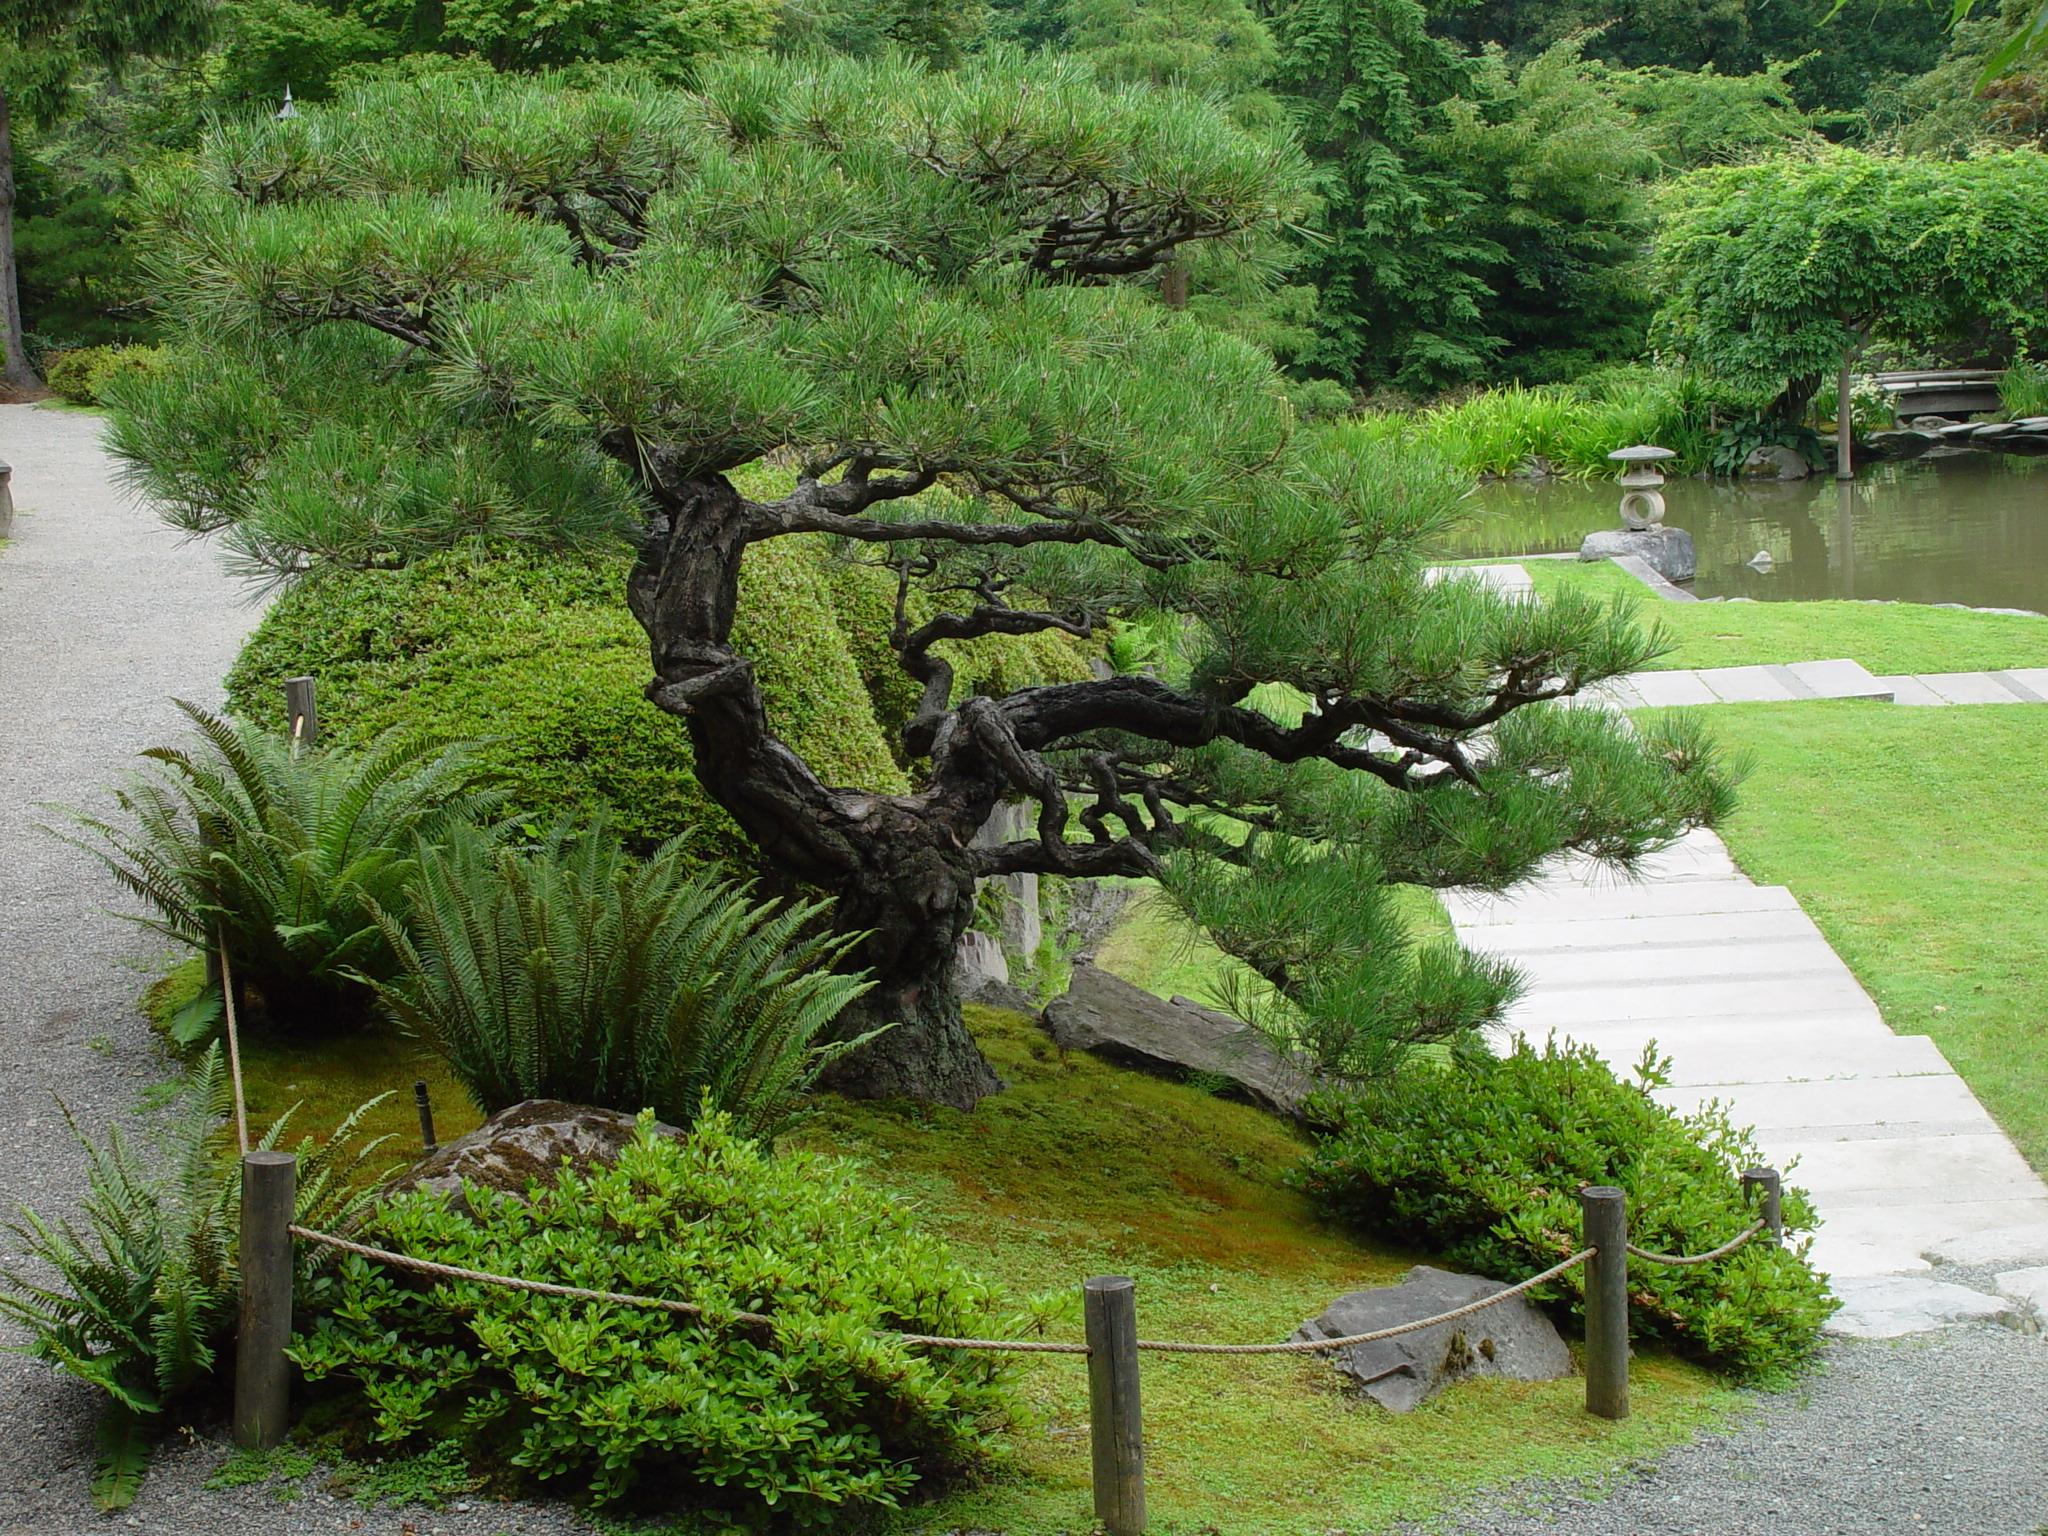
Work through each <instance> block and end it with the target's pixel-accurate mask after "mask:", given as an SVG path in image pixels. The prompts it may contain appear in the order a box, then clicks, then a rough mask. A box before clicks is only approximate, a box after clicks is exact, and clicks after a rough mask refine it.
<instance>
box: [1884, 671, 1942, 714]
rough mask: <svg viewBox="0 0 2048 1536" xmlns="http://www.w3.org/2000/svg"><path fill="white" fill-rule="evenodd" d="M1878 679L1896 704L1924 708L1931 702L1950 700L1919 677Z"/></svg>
mask: <svg viewBox="0 0 2048 1536" xmlns="http://www.w3.org/2000/svg"><path fill="white" fill-rule="evenodd" d="M1877 681H1878V683H1879V685H1880V686H1882V687H1883V688H1885V689H1886V690H1888V691H1889V692H1890V694H1891V696H1892V702H1893V703H1894V704H1906V705H1912V706H1914V707H1918V708H1924V707H1926V706H1928V705H1931V704H1946V703H1947V702H1948V700H1947V699H1944V698H1943V697H1942V696H1941V695H1940V694H1938V693H1936V692H1935V691H1934V690H1933V689H1932V688H1930V687H1928V686H1927V684H1926V683H1924V682H1922V681H1921V680H1920V679H1919V678H1917V677H1880V678H1879V679H1878V680H1877Z"/></svg>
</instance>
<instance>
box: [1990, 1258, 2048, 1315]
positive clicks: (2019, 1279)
mask: <svg viewBox="0 0 2048 1536" xmlns="http://www.w3.org/2000/svg"><path fill="white" fill-rule="evenodd" d="M1993 1284H1995V1285H1996V1286H1997V1287H1998V1294H1999V1295H2001V1296H2008V1297H2010V1298H2011V1299H2012V1300H2014V1301H2018V1302H2024V1303H2026V1305H2028V1306H2030V1307H2032V1308H2033V1309H2034V1310H2035V1311H2036V1312H2048V1265H2041V1266H2038V1267H2036V1268H2033V1269H2008V1270H2005V1271H2003V1272H2001V1273H2000V1274H1999V1275H1998V1276H1997V1277H1996V1279H1995V1280H1994V1281H1993Z"/></svg>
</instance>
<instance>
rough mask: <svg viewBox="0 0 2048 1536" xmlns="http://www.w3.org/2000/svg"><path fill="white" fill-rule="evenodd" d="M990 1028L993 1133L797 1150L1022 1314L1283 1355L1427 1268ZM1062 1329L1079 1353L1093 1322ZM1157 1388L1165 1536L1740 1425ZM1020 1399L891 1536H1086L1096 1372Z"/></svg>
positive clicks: (406, 1067)
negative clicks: (988, 1448) (992, 1447)
mask: <svg viewBox="0 0 2048 1536" xmlns="http://www.w3.org/2000/svg"><path fill="white" fill-rule="evenodd" d="M188 979H189V978H186V977H183V976H181V977H180V984H181V985H182V984H184V983H185V982H186V981H187V980H188ZM167 990H176V988H172V989H167ZM969 1019H970V1022H971V1023H972V1024H973V1026H974V1027H975V1030H976V1033H977V1036H978V1037H979V1039H980V1041H981V1043H982V1046H983V1049H984V1050H985V1051H986V1052H987V1053H988V1055H989V1058H990V1059H991V1061H993V1062H994V1064H995V1066H996V1069H997V1070H998V1072H1000V1073H1001V1075H1002V1076H1003V1078H1004V1080H1005V1081H1006V1082H1007V1083H1008V1084H1009V1087H1008V1088H1007V1090H1006V1091H1005V1092H1003V1093H1001V1094H998V1095H996V1096H995V1097H993V1098H991V1099H988V1100H986V1101H985V1102H983V1103H982V1104H981V1105H980V1106H979V1107H978V1108H977V1109H976V1110H975V1111H974V1112H973V1113H972V1114H961V1113H959V1112H957V1111H953V1110H944V1109H931V1108H926V1107H921V1106H917V1105H911V1104H873V1103H852V1102H848V1101H845V1100H841V1099H837V1098H833V1097H827V1098H824V1099H822V1100H821V1101H820V1102H819V1107H818V1110H817V1112H816V1114H814V1115H813V1116H812V1117H811V1118H810V1119H809V1120H808V1121H806V1122H805V1123H804V1124H803V1125H802V1126H801V1127H800V1128H799V1129H798V1131H797V1132H796V1133H795V1134H794V1135H793V1136H791V1137H790V1138H789V1141H790V1142H791V1143H793V1144H799V1145H804V1146H808V1147H813V1148H817V1149H821V1150H825V1151H831V1152H839V1153H844V1154H847V1155H850V1156H853V1157H856V1158H859V1159H861V1160H862V1161H863V1162H865V1163H866V1164H867V1165H868V1166H869V1167H870V1168H871V1169H872V1170H873V1176H874V1178H875V1179H876V1180H877V1181H878V1182H880V1183H882V1184H885V1185H886V1186H888V1187H889V1188H890V1189H892V1190H894V1191H896V1192H898V1193H899V1194H900V1195H901V1196H902V1198H903V1199H905V1200H907V1201H909V1202H911V1203H912V1204H913V1205H914V1206H915V1207H916V1208H917V1210H918V1212H919V1216H920V1220H921V1221H922V1222H923V1223H924V1225H925V1226H926V1227H927V1228H928V1229H929V1230H932V1231H935V1232H937V1233H940V1234H943V1235H944V1236H945V1237H947V1238H948V1239H949V1240H950V1241H951V1242H953V1243H954V1244H955V1245H956V1247H957V1249H958V1250H959V1251H960V1252H961V1253H962V1255H963V1256H964V1257H965V1258H967V1259H968V1260H969V1262H971V1263H973V1264H974V1265H976V1266H977V1267H978V1268H980V1269H981V1270H982V1272H983V1273H985V1274H987V1275H988V1276H990V1277H991V1278H992V1279H994V1280H995V1281H997V1282H998V1283H999V1284H1000V1285H1002V1286H1003V1287H1004V1288H1005V1290H1006V1291H1008V1292H1009V1293H1010V1294H1012V1295H1015V1296H1018V1297H1023V1296H1029V1295H1036V1294H1041V1293H1047V1292H1052V1293H1076V1294H1077V1293H1078V1287H1079V1283H1080V1281H1081V1280H1082V1279H1083V1278H1085V1277H1086V1276H1088V1275H1092V1274H1112V1273H1115V1274H1129V1275H1132V1276H1134V1277H1135V1278H1136V1279H1137V1281H1138V1287H1139V1290H1138V1295H1139V1311H1140V1322H1141V1327H1142V1330H1143V1332H1144V1334H1145V1335H1146V1336H1148V1337H1155V1338H1159V1337H1164V1338H1188V1339H1217V1340H1253V1339H1275V1340H1277V1339H1283V1338H1285V1337H1286V1336H1287V1335H1288V1333H1289V1332H1291V1331H1292V1330H1293V1329H1294V1328H1295V1326H1296V1325H1298V1324H1299V1323H1301V1322H1302V1321H1303V1320H1305V1319H1307V1318H1309V1317H1311V1316H1313V1315H1314V1314H1316V1313H1317V1312H1319V1311H1321V1310H1322V1308H1323V1306H1324V1305H1325V1304H1326V1303H1327V1302H1328V1301H1329V1300H1330V1299H1331V1298H1333V1297H1335V1296H1337V1295H1339V1294H1341V1293H1342V1292H1344V1291H1347V1290H1353V1289H1357V1288H1359V1287H1361V1286H1370V1285H1376V1284H1382V1283H1386V1282H1389V1281H1391V1280H1394V1279H1396V1278H1398V1277H1399V1276H1400V1275H1401V1274H1402V1273H1403V1272H1404V1271H1405V1270H1406V1269H1407V1267H1408V1266H1409V1265H1410V1264H1412V1263H1415V1262H1417V1261H1418V1260H1419V1259H1420V1258H1422V1257H1424V1256H1423V1255H1419V1254H1404V1253H1392V1252H1387V1251H1383V1250H1377V1249H1374V1248H1371V1247H1369V1246H1367V1245H1365V1244H1362V1243H1360V1242H1357V1241H1355V1240H1353V1239H1351V1238H1349V1237H1347V1236H1345V1235H1344V1234H1342V1233H1340V1232H1337V1231H1333V1230H1331V1229H1330V1228H1328V1227H1325V1226H1323V1225H1321V1224H1319V1223H1318V1222H1316V1221H1315V1220H1314V1218H1313V1217H1312V1216H1311V1214H1310V1212H1309V1208H1308V1205H1307V1202H1306V1201H1305V1200H1304V1199H1303V1198H1302V1197H1301V1196H1300V1195H1298V1194H1296V1193H1295V1192H1294V1191H1293V1190H1291V1189H1290V1188H1288V1187H1287V1185H1286V1183H1285V1181H1284V1179H1283V1177H1282V1175H1283V1174H1284V1172H1285V1170H1286V1169H1288V1168H1289V1167H1291V1166H1292V1165H1293V1164H1294V1163H1295V1162H1296V1161H1297V1160H1298V1159H1299V1158H1300V1156H1301V1154H1302V1152H1303V1150H1304V1145H1303V1143H1302V1142H1301V1141H1300V1140H1299V1139H1298V1137H1297V1136H1296V1134H1295V1133H1294V1131H1293V1130H1292V1129H1291V1128H1290V1127H1288V1126H1286V1125H1285V1124H1283V1123H1282V1122H1280V1121H1278V1120H1275V1119H1273V1118H1271V1117H1269V1116H1267V1115H1264V1114H1261V1113H1259V1112H1257V1111H1255V1110H1252V1109H1248V1108H1246V1107H1244V1106H1242V1105H1237V1104H1232V1103H1228V1102H1225V1101H1223V1100H1220V1099H1217V1098H1213V1097H1211V1096H1209V1095H1207V1094H1204V1093H1202V1092H1200V1091H1199V1090H1197V1089H1194V1088H1189V1087H1183V1086H1180V1085H1177V1084H1172V1083H1167V1082H1163V1081H1160V1080H1158V1079H1155V1078H1150V1077H1146V1076H1143V1075H1141V1074H1137V1073H1132V1072H1125V1071H1120V1070H1118V1069H1116V1068H1113V1067H1110V1066H1107V1065H1105V1064H1104V1063H1102V1062H1099V1061H1097V1060H1095V1059H1094V1058H1093V1057H1090V1056H1086V1055H1081V1054H1063V1053H1061V1052H1060V1051H1058V1050H1057V1049H1056V1048H1055V1047H1054V1046H1053V1045H1052V1043H1051V1041H1050V1040H1049V1039H1048V1038H1047V1037H1046V1035H1045V1034H1044V1033H1043V1031H1042V1030H1040V1029H1039V1028H1038V1026H1037V1025H1036V1024H1035V1023H1034V1022H1032V1021H1031V1020H1029V1019H1027V1018H1025V1017H1022V1016H1020V1015H1016V1014H1009V1013H1001V1012H997V1011H994V1010H989V1009H970V1010H969ZM246 1055H247V1062H248V1068H249V1089H250V1098H251V1105H252V1109H253V1110H254V1111H255V1112H256V1116H257V1118H259V1119H262V1118H267V1115H268V1114H269V1113H271V1112H274V1110H275V1109H276V1108H279V1107H282V1105H284V1104H286V1103H289V1102H291V1101H292V1100H295V1099H300V1098H304V1099H306V1100H307V1101H308V1102H307V1106H306V1110H305V1111H304V1116H305V1119H304V1123H305V1124H306V1125H308V1126H313V1125H321V1124H331V1123H332V1120H333V1118H334V1117H335V1116H336V1115H338V1114H339V1113H341V1112H345V1110H346V1109H347V1108H348V1107H350V1106H352V1105H354V1104H355V1103H357V1102H359V1101H360V1100H361V1099H363V1098H365V1097H367V1096H368V1095H370V1094H372V1093H375V1092H378V1091H381V1090H383V1089H386V1088H395V1089H399V1090H401V1091H400V1092H399V1093H398V1094H396V1095H395V1096H394V1097H393V1098H392V1099H391V1100H389V1101H387V1102H386V1104H385V1105H384V1107H383V1108H382V1110H381V1111H380V1112H379V1116H378V1121H379V1124H380V1126H382V1127H383V1128H384V1129H388V1130H390V1131H392V1132H393V1133H394V1135H395V1136H396V1137H397V1146H398V1147H399V1148H400V1149H402V1150H403V1151H405V1152H406V1153H407V1154H410V1153H411V1151H412V1150H413V1149H415V1148H416V1147H417V1145H418V1142H417V1132H416V1130H415V1127H414V1124H413V1118H412V1113H413V1112H412V1104H411V1084H412V1080H413V1078H414V1077H415V1076H421V1075H423V1076H426V1077H427V1078H428V1080H429V1082H430V1083H431V1084H432V1085H433V1091H434V1097H435V1104H436V1115H437V1119H438V1121H439V1127H440V1129H441V1131H442V1134H443V1135H444V1136H450V1135H453V1134H455V1133H457V1132H459V1131H461V1130H464V1129H467V1128H469V1127H470V1126H472V1125H474V1124H475V1122H476V1119H477V1116H476V1114H475V1112H474V1111H473V1110H470V1109H469V1108H468V1107H467V1106H466V1105H464V1104H463V1103H462V1101H461V1098H460V1095H459V1092H458V1090H456V1088H455V1087H454V1085H453V1084H452V1083H451V1082H450V1081H449V1080H448V1079H447V1077H446V1075H445V1074H443V1073H441V1072H440V1071H439V1070H438V1069H437V1068H435V1067H434V1066H433V1065H432V1064H431V1062H429V1061H427V1060H425V1059H424V1058H423V1057H422V1056H421V1055H420V1054H419V1053H418V1052H417V1050H416V1049H415V1048H413V1047H411V1046H409V1045H407V1044H406V1043H405V1042H403V1041H399V1040H396V1039H393V1038H391V1037H388V1036H384V1035H370V1036H366V1037H359V1038H358V1039H356V1040H354V1041H351V1042H350V1043H348V1044H347V1045H345V1046H334V1047H327V1048H322V1049H319V1050H311V1051H284V1050H279V1049H277V1048H275V1047H271V1046H266V1045H264V1044H263V1043H261V1042H260V1041H259V1042H251V1043H250V1044H249V1045H248V1047H247V1050H246ZM1061 1326H1062V1327H1063V1328H1065V1329H1067V1330H1069V1331H1071V1332H1072V1333H1073V1334H1074V1335H1076V1336H1078V1334H1079V1330H1080V1318H1079V1315H1078V1304H1077V1305H1076V1306H1075V1308H1074V1310H1073V1312H1072V1313H1071V1314H1070V1315H1069V1316H1068V1317H1067V1318H1066V1319H1065V1321H1064V1322H1063V1324H1062V1325H1061ZM1144 1371H1145V1376H1144V1380H1145V1414H1146V1471H1147V1480H1148V1491H1149V1496H1150V1502H1151V1513H1152V1529H1153V1530H1154V1531H1157V1532H1159V1533H1161V1536H1183V1533H1184V1536H1194V1533H1197V1532H1203V1533H1207V1532H1216V1533H1227V1536H1237V1533H1240V1532H1243V1533H1261V1536H1263V1533H1271V1536H1281V1533H1286V1536H1294V1533H1298V1532H1301V1531H1309V1530H1312V1531H1316V1532H1353V1531H1367V1530H1373V1529H1380V1528H1384V1527H1385V1526H1386V1525H1388V1524H1389V1523H1391V1522H1392V1521H1394V1520H1397V1519H1401V1518H1415V1517H1421V1516H1425V1515H1427V1514H1428V1513H1430V1512H1431V1511H1434V1510H1439V1509H1442V1508H1444V1507H1445V1506H1446V1505H1448V1504H1449V1503H1451V1502H1452V1501H1454V1500H1455V1499H1457V1498H1459V1497H1460V1496H1461V1495H1463V1494H1465V1493H1467V1492H1470V1491H1472V1490H1475V1489H1478V1488H1480V1487H1483V1486H1488V1485H1496V1484H1501V1483H1506V1482H1510V1481H1513V1480H1516V1479H1520V1478H1524V1477H1534V1476H1576V1475H1580V1474H1585V1475H1589V1476H1590V1475H1593V1474H1597V1473H1600V1472H1603V1471H1608V1470H1612V1469H1614V1468H1616V1467H1619V1466H1621V1465H1623V1464H1625V1463H1627V1462H1630V1461H1633V1460H1635V1459H1637V1458H1639V1457H1641V1456H1644V1455H1646V1454H1650V1453H1653V1452H1655V1451H1657V1450H1658V1449H1659V1448H1661V1447H1663V1446H1666V1445H1669V1444H1672V1443H1674V1442H1676V1441H1679V1440H1682V1439H1685V1438H1687V1437H1689V1436H1691V1435H1692V1434H1694V1433H1696V1432H1697V1431H1698V1430H1700V1429H1701V1428H1703V1427H1705V1426H1707V1425H1709V1424H1711V1423H1714V1422H1717V1421H1719V1420H1721V1419H1723V1418H1725V1417H1726V1416H1727V1415H1728V1414H1730V1413H1732V1412H1735V1411H1737V1410H1738V1409H1739V1406H1740V1403H1741V1401H1742V1399H1741V1398H1740V1397H1739V1396H1738V1395H1737V1394H1735V1393H1733V1392H1730V1391H1728V1390H1727V1389H1725V1388H1722V1387H1719V1386H1717V1385H1716V1384H1715V1382H1714V1381H1713V1379H1712V1378H1711V1377H1709V1376H1708V1375H1707V1374H1706V1373H1705V1372H1703V1371H1700V1370H1698V1369H1696V1368H1694V1367H1692V1366H1690V1365H1686V1364H1683V1363H1680V1362H1678V1361H1675V1360H1673V1359H1671V1358H1669V1357H1666V1356H1662V1355H1657V1354H1644V1355H1640V1356H1638V1357H1637V1359H1636V1361H1635V1363H1634V1367H1633V1372H1632V1381H1633V1403H1634V1410H1635V1412H1634V1417H1632V1418H1630V1419H1629V1420H1627V1421H1626V1422H1624V1423H1621V1424H1613V1423H1609V1422H1606V1421H1604V1420H1599V1419H1594V1418H1590V1417H1589V1416H1588V1415H1587V1414H1586V1413H1585V1412H1584V1409H1583V1403H1582V1394H1583V1391H1584V1387H1583V1383H1582V1382H1581V1381H1580V1380H1578V1379H1577V1378H1571V1379H1567V1380H1564V1381H1556V1382H1546V1383H1535V1384H1524V1383H1508V1382H1483V1383H1469V1384H1466V1385H1464V1386H1461V1387H1459V1388H1457V1389H1455V1390H1453V1391H1452V1392H1450V1393H1448V1394H1446V1395H1445V1396H1444V1397H1442V1398H1440V1399H1439V1400H1438V1401H1437V1402H1436V1403H1434V1404H1431V1405H1429V1406H1428V1407H1426V1408H1424V1409H1422V1410H1420V1411H1418V1412H1416V1413H1414V1414H1411V1415H1408V1416H1405V1417H1396V1416H1394V1415H1391V1414H1387V1413H1385V1412H1383V1411H1381V1410H1379V1409H1378V1408H1376V1407H1373V1406H1372V1405H1370V1404H1365V1405H1361V1404H1359V1403H1357V1402H1354V1401H1352V1400H1350V1399H1348V1398H1346V1397H1345V1396H1343V1395H1342V1394H1341V1393H1340V1392H1339V1391H1338V1388H1337V1385H1336V1380H1335V1377H1334V1375H1333V1373H1332V1372H1331V1371H1330V1369H1329V1367H1328V1366H1327V1365H1324V1364H1321V1363H1318V1362H1316V1361H1314V1360H1311V1359H1304V1358H1295V1357H1279V1358H1272V1359H1263V1360H1217V1359H1212V1358H1200V1357H1196V1358H1186V1359H1183V1358H1173V1357H1161V1356H1147V1357H1146V1359H1145V1362H1144ZM1018 1381H1019V1387H1020V1392H1021V1395H1022V1397H1023V1399H1024V1401H1025V1403H1026V1405H1027V1408H1028V1411H1029V1415H1030V1418H1029V1422H1028V1423H1026V1424H1025V1425H1024V1427H1023V1428H1022V1429H1020V1431H1019V1432H1018V1433H1017V1435H1016V1436H1015V1437H1014V1445H1015V1452H1014V1456H1013V1458H1012V1459H1011V1461H1010V1463H1009V1464H1008V1465H1007V1466H1005V1467H1003V1468H1002V1469H1000V1470H999V1471H998V1472H996V1473H995V1474H994V1475H993V1476H992V1477H991V1478H990V1479H989V1480H988V1481H986V1482H984V1483H982V1484H980V1485H978V1486H975V1487H971V1488H967V1489H963V1490H958V1491H955V1492H953V1493H950V1494H948V1495H947V1496H945V1497H944V1498H942V1499H940V1500H938V1501H937V1502H935V1503H932V1504H928V1505H923V1506H918V1507H916V1508H913V1509H910V1510H907V1511H905V1512H904V1513H903V1514H901V1515H900V1516H898V1517H896V1518H895V1519H894V1520H893V1521H892V1522H890V1524H889V1528H890V1529H892V1530H895V1531H901V1532H917V1533H924V1532H933V1533H936V1532H941V1531H955V1530H961V1529H972V1530H980V1531H990V1532H1000V1533H1003V1536H1041V1533H1043V1536H1051V1533H1054V1532H1079V1531H1085V1530H1086V1529H1088V1526H1089V1523H1090V1516H1089V1491H1088V1457H1089V1452H1088V1435H1087V1429H1086V1425H1087V1417H1088V1390H1087V1376H1086V1371H1085V1368H1084V1366H1083V1363H1082V1362H1081V1361H1079V1360H1076V1359H1067V1358H1042V1359H1027V1360H1026V1361H1025V1362H1024V1363H1023V1364H1022V1366H1021V1367H1020V1371H1019V1377H1018Z"/></svg>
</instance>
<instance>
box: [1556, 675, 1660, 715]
mask: <svg viewBox="0 0 2048 1536" xmlns="http://www.w3.org/2000/svg"><path fill="white" fill-rule="evenodd" d="M1571 702H1573V703H1578V704H1598V705H1601V706H1602V707H1604V708H1607V709H1641V708H1642V707H1643V696H1642V695H1641V694H1639V693H1637V692H1636V691H1635V689H1633V688H1631V687H1630V686H1629V681H1628V679H1627V678H1625V677H1610V678H1609V679H1608V680H1607V681H1606V682H1604V683H1595V684H1594V685H1593V686H1592V687H1591V688H1588V689H1586V690H1585V692H1583V693H1581V694H1579V695H1578V696H1577V697H1576V698H1574V699H1573V700H1572V701H1571Z"/></svg>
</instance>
